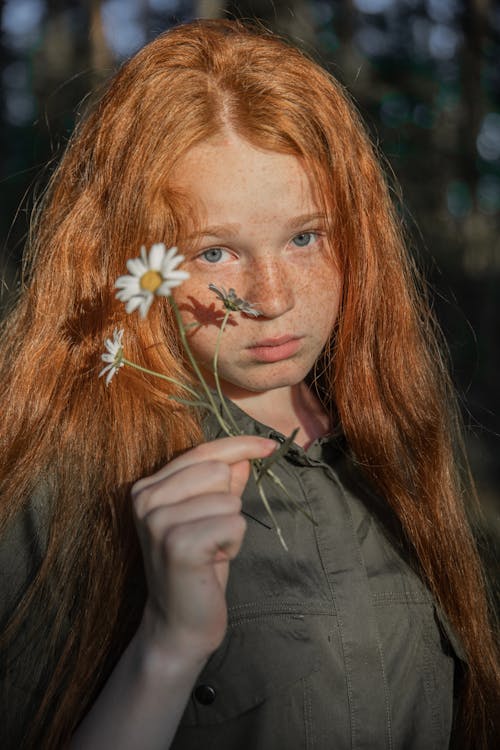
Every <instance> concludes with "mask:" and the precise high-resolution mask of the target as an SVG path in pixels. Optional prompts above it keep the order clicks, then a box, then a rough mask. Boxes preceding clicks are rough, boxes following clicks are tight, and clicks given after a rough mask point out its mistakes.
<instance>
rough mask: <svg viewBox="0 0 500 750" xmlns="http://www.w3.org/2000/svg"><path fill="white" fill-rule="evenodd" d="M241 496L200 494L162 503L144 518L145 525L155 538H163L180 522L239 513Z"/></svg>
mask: <svg viewBox="0 0 500 750" xmlns="http://www.w3.org/2000/svg"><path fill="white" fill-rule="evenodd" d="M240 511H241V498H240V497H239V496H238V495H231V494H229V493H225V494H222V493H217V494H206V495H198V496H196V497H191V498H188V499H186V500H183V501H182V502H180V503H176V504H175V505H161V506H159V507H156V508H154V509H153V510H151V511H149V513H147V514H146V516H145V517H144V519H143V526H144V528H145V529H146V530H147V533H148V534H149V535H150V536H151V537H153V538H154V539H162V538H163V536H164V535H165V533H166V531H167V530H168V529H169V528H172V527H173V526H178V525H179V524H184V523H190V522H191V521H196V520H200V519H202V518H213V517H214V516H221V515H228V514H231V513H235V514H236V513H239V512H240Z"/></svg>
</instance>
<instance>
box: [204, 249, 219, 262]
mask: <svg viewBox="0 0 500 750" xmlns="http://www.w3.org/2000/svg"><path fill="white" fill-rule="evenodd" d="M201 256H202V258H204V259H205V260H207V261H208V262H209V263H218V262H219V260H220V259H221V258H222V248H220V247H210V248H209V249H208V250H205V251H204V252H203V253H202V254H201Z"/></svg>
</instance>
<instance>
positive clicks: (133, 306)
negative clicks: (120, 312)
mask: <svg viewBox="0 0 500 750" xmlns="http://www.w3.org/2000/svg"><path fill="white" fill-rule="evenodd" d="M142 300H143V297H141V296H140V295H137V296H135V297H131V299H129V301H128V302H127V304H126V305H125V312H126V313H127V314H128V315H130V313H133V312H134V310H137V308H138V307H140V305H141V304H142Z"/></svg>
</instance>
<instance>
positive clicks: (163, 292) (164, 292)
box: [155, 281, 174, 297]
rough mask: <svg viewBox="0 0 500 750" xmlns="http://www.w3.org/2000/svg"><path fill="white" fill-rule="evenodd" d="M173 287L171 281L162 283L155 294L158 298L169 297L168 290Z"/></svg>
mask: <svg viewBox="0 0 500 750" xmlns="http://www.w3.org/2000/svg"><path fill="white" fill-rule="evenodd" d="M172 286H174V285H173V284H172V282H171V281H164V282H163V284H162V285H161V286H159V287H158V289H157V290H156V292H155V294H157V295H158V297H170V290H171V288H172Z"/></svg>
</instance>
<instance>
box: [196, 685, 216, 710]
mask: <svg viewBox="0 0 500 750" xmlns="http://www.w3.org/2000/svg"><path fill="white" fill-rule="evenodd" d="M215 695H216V693H215V690H214V689H213V687H212V686H211V685H198V687H196V688H195V689H194V697H195V698H196V700H197V701H198V703H201V705H202V706H210V705H211V704H212V703H213V702H214V700H215Z"/></svg>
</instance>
